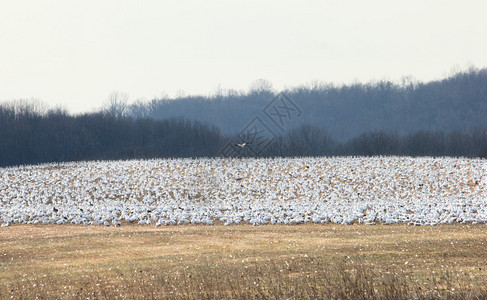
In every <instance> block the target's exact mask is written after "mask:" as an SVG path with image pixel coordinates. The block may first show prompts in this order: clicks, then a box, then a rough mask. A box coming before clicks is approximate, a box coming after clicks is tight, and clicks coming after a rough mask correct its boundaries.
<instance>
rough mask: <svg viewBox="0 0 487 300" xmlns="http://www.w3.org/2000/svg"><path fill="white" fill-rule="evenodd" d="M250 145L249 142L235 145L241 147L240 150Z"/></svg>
mask: <svg viewBox="0 0 487 300" xmlns="http://www.w3.org/2000/svg"><path fill="white" fill-rule="evenodd" d="M248 144H250V143H249V142H243V143H241V144H235V146H236V147H240V148H243V147H245V146H247V145H248Z"/></svg>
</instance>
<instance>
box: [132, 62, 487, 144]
mask: <svg viewBox="0 0 487 300" xmlns="http://www.w3.org/2000/svg"><path fill="white" fill-rule="evenodd" d="M284 94H285V95H287V96H288V97H289V99H291V100H292V102H293V103H294V104H295V105H296V106H297V107H298V108H299V109H300V110H301V112H302V113H301V115H300V116H299V117H295V118H292V119H286V124H285V128H283V129H284V130H286V131H287V130H288V129H292V128H296V127H298V126H299V125H303V124H307V125H313V126H317V127H320V128H323V129H325V130H326V131H328V132H329V133H330V134H331V135H332V136H333V138H335V139H336V140H338V141H346V140H348V139H350V138H353V137H356V136H358V135H360V134H363V133H365V132H370V131H374V130H386V131H391V132H396V133H399V134H407V133H412V132H417V131H420V130H431V131H439V130H441V131H452V130H460V131H465V130H469V129H471V128H474V127H486V126H487V69H480V70H478V69H474V68H472V69H470V70H468V71H464V72H459V73H457V74H455V75H452V76H450V77H448V78H445V79H443V80H438V81H431V82H427V83H415V82H412V81H409V82H405V83H403V84H400V85H399V84H396V83H392V82H388V81H379V82H374V83H356V84H352V85H343V86H333V85H327V84H315V85H310V86H307V87H297V88H293V89H290V90H287V91H284ZM275 96H276V92H275V91H272V90H271V89H269V88H267V87H266V85H265V84H263V85H262V86H261V87H257V88H254V89H252V90H251V91H249V92H232V91H231V92H225V93H222V94H221V95H214V96H209V97H202V96H190V97H182V98H178V99H154V100H152V101H151V102H149V103H137V104H134V105H132V106H130V107H129V108H130V109H129V111H130V114H131V116H133V117H136V118H140V117H150V118H153V119H170V118H179V117H182V118H185V119H189V120H197V121H200V122H203V123H206V124H209V125H214V126H216V127H218V128H219V129H220V130H221V132H222V133H223V134H226V135H233V134H235V133H238V132H239V131H240V130H242V128H244V127H245V126H246V125H247V124H248V123H249V122H250V121H251V120H252V119H253V118H255V117H258V118H260V119H261V120H262V121H263V122H264V123H266V124H267V125H268V126H269V127H270V129H271V130H274V131H279V128H277V127H276V126H275V124H274V123H273V122H272V121H271V120H269V118H268V116H267V115H266V114H265V113H264V112H263V110H264V108H265V107H266V106H267V105H268V104H269V103H271V102H272V100H273V99H274V97H275Z"/></svg>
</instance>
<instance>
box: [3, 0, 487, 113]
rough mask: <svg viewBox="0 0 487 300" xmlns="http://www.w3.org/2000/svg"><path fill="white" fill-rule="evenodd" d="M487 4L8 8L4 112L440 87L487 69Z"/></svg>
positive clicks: (125, 0) (441, 0) (423, 1)
mask: <svg viewBox="0 0 487 300" xmlns="http://www.w3.org/2000/svg"><path fill="white" fill-rule="evenodd" d="M486 12H487V1H485V0H465V1H458V0H455V1H449V0H408V1H395V0H368V1H360V0H357V1H351V0H336V1H325V0H324V1H314V0H295V1H287V0H280V1H271V0H205V1H203V0H164V1H160V0H139V1H136V0H130V1H129V0H95V1H92V0H84V1H78V0H42V1H39V0H17V1H8V0H0V102H3V101H12V100H18V99H37V100H40V101H43V102H45V103H47V104H48V105H50V106H61V107H64V108H66V109H68V110H69V111H70V112H73V113H79V112H85V111H93V110H95V109H98V108H100V107H101V106H102V105H103V104H104V103H106V101H107V100H108V98H109V96H110V95H111V94H112V93H113V92H120V93H125V94H126V95H128V99H129V102H134V101H136V100H142V101H149V100H151V99H153V98H160V97H163V96H164V95H168V96H169V97H176V96H178V95H210V94H214V93H216V91H218V90H219V89H224V90H225V89H235V90H248V88H249V87H250V86H251V85H252V83H253V82H255V81H256V80H258V79H265V80H268V81H270V82H271V83H272V84H273V88H274V89H275V90H276V91H279V90H283V89H285V88H290V87H294V86H299V85H303V84H308V83H311V82H314V81H321V82H326V83H334V84H349V83H353V82H357V81H358V82H370V81H374V80H392V81H398V82H399V81H400V80H401V79H402V78H404V77H405V76H411V77H413V78H415V79H416V80H419V81H430V80H436V79H441V78H444V77H446V76H448V75H451V74H452V72H453V71H455V70H462V69H466V68H468V67H470V66H475V67H478V68H484V67H487V38H486V37H487V20H486V18H485V13H486Z"/></svg>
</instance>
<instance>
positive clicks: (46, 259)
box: [0, 224, 487, 299]
mask: <svg viewBox="0 0 487 300" xmlns="http://www.w3.org/2000/svg"><path fill="white" fill-rule="evenodd" d="M485 229H486V228H485V225H460V224H457V225H440V226H406V225H392V226H365V225H350V226H343V225H342V226H337V225H333V224H327V225H321V224H306V225H296V226H259V227H255V226H250V225H239V226H222V225H215V226H193V225H187V226H176V227H159V228H158V227H154V226H150V227H149V226H137V225H127V226H122V227H118V228H117V227H104V226H88V227H85V226H79V225H63V226H59V225H15V226H10V227H9V228H6V229H5V230H2V231H0V244H1V251H0V255H1V258H0V268H1V270H2V272H0V298H1V299H8V298H10V296H14V298H34V297H35V296H38V297H41V298H58V297H61V298H87V297H88V298H153V297H154V298H190V299H194V298H277V299H289V298H298V299H301V298H316V297H326V298H349V299H356V298H364V299H374V298H402V297H407V298H435V297H440V296H441V297H447V296H449V297H451V298H458V299H461V298H473V297H475V296H483V297H486V296H487V290H486V289H487V266H486V265H485V262H486V261H487V251H485V249H486V246H487V245H486V244H487V231H486V230H485Z"/></svg>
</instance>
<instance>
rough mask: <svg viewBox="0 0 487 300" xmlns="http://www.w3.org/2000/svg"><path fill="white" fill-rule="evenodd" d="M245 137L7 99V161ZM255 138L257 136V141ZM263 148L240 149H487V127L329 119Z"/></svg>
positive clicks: (0, 128)
mask: <svg viewBox="0 0 487 300" xmlns="http://www.w3.org/2000/svg"><path fill="white" fill-rule="evenodd" d="M239 141H241V140H240V139H238V138H237V137H235V136H232V135H224V134H222V133H221V132H220V130H219V129H218V128H217V127H215V126H211V125H208V124H204V123H202V122H199V121H191V120H187V119H183V118H173V119H166V120H154V119H151V118H148V117H145V118H135V117H133V116H130V115H127V114H125V113H123V111H120V110H116V109H114V107H113V105H110V106H109V107H107V108H106V109H103V110H100V111H98V112H93V113H85V114H80V115H70V114H69V113H68V112H67V111H65V110H62V109H47V110H46V109H42V108H41V107H40V105H39V104H38V103H36V102H25V101H24V102H14V103H10V104H3V105H0V166H2V167H4V166H13V165H25V164H38V163H45V162H65V161H81V160H119V159H149V158H180V157H218V156H224V153H222V149H224V148H225V146H226V145H227V146H228V145H230V146H232V147H233V146H234V143H236V142H239ZM251 145H252V144H251ZM266 145H267V146H266V147H265V148H262V149H259V151H258V152H249V151H243V152H240V153H237V154H235V155H238V156H259V157H273V156H291V157H292V156H335V155H370V156H372V155H409V156H465V157H487V128H486V127H476V128H473V129H471V130H469V131H459V130H453V131H438V130H436V131H431V130H420V131H417V132H414V133H408V134H401V133H398V132H393V131H384V130H374V131H369V132H366V133H363V134H360V135H358V136H356V137H354V138H351V139H349V140H347V141H344V142H342V141H339V140H337V139H335V138H334V137H333V135H331V134H330V133H329V131H327V130H325V129H324V128H322V127H318V126H314V125H310V124H305V125H300V126H297V127H295V128H294V129H292V130H289V131H287V132H285V133H283V134H281V135H280V136H275V137H273V138H272V140H269V143H268V144H266Z"/></svg>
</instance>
